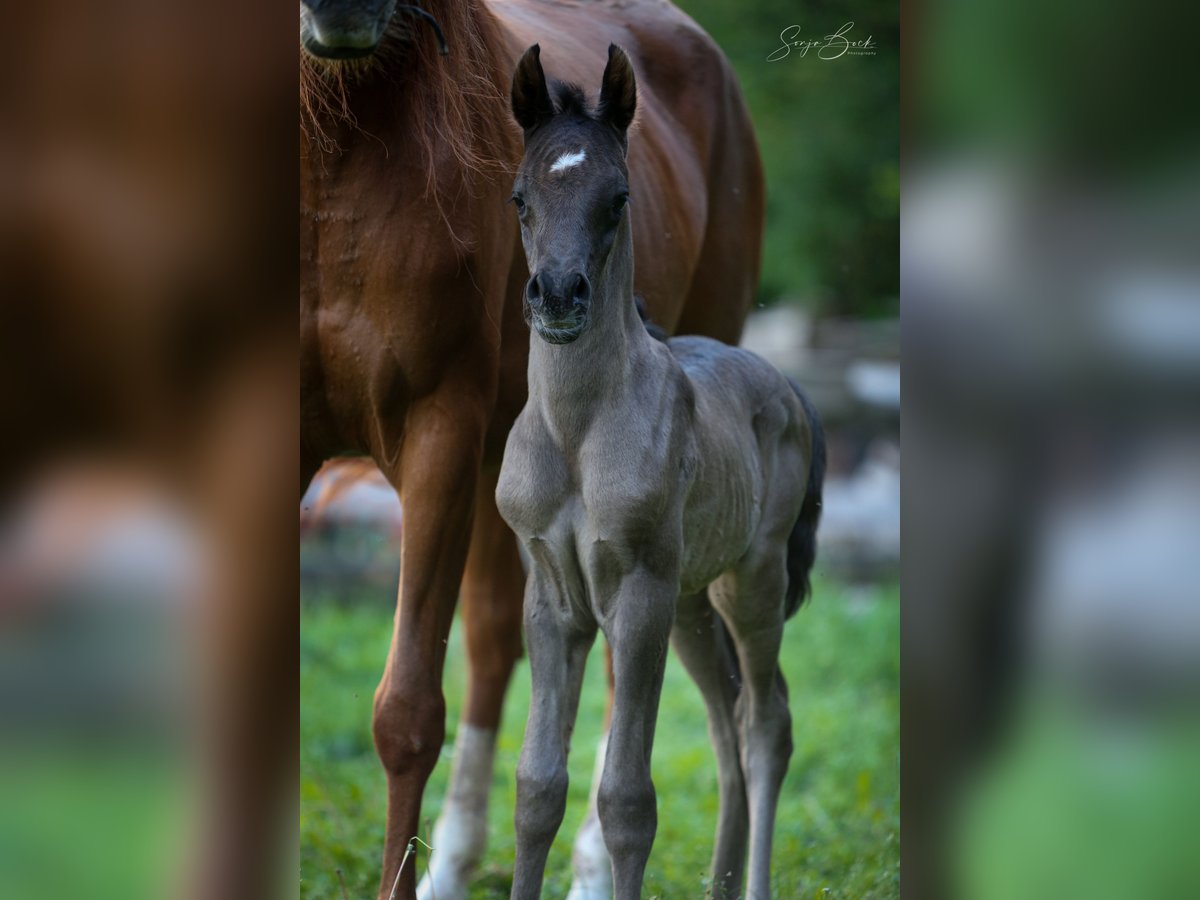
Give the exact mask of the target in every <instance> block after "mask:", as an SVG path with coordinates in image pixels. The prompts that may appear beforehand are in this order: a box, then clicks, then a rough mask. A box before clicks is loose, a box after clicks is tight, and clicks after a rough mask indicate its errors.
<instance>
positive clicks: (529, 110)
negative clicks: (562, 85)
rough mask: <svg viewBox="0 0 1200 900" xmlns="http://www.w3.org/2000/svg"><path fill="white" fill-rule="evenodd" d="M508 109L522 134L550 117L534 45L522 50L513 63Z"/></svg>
mask: <svg viewBox="0 0 1200 900" xmlns="http://www.w3.org/2000/svg"><path fill="white" fill-rule="evenodd" d="M512 110H513V115H514V116H515V117H516V119H517V123H518V124H519V125H520V126H521V127H522V128H524V129H525V133H526V134H528V133H529V132H530V131H532V130H533V129H534V128H536V127H537V126H538V125H540V124H542V123H543V122H545V121H546V120H547V119H549V118H551V117H553V115H554V104H553V103H551V102H550V91H549V89H548V88H547V87H546V73H545V72H543V71H542V48H541V47H540V46H539V45H537V44H534V45H533V46H532V47H530V48H529V49H528V50H526V51H525V53H524V55H523V56H522V57H521V60H520V62H518V63H517V71H516V72H515V73H514V74H513V83H512Z"/></svg>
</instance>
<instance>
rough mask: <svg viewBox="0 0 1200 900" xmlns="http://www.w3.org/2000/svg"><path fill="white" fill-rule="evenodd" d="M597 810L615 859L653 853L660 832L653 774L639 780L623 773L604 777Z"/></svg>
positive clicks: (603, 831)
mask: <svg viewBox="0 0 1200 900" xmlns="http://www.w3.org/2000/svg"><path fill="white" fill-rule="evenodd" d="M596 811H597V813H599V815H600V830H601V832H602V833H603V835H604V843H605V845H606V846H607V847H608V851H609V853H610V854H611V855H612V856H614V857H619V856H621V855H623V854H625V853H629V852H634V853H649V848H650V845H651V843H653V841H654V833H655V831H657V829H658V810H657V808H656V805H655V798H654V783H653V782H652V781H651V780H650V775H649V773H646V774H645V775H644V776H641V777H639V776H638V775H637V774H635V773H632V772H623V773H622V774H621V776H620V777H608V776H606V777H604V778H603V780H602V781H601V782H600V789H599V791H597V793H596Z"/></svg>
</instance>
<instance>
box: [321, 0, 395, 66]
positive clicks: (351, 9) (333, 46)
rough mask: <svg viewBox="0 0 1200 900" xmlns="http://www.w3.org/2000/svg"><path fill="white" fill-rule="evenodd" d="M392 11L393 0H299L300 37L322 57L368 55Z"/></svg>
mask: <svg viewBox="0 0 1200 900" xmlns="http://www.w3.org/2000/svg"><path fill="white" fill-rule="evenodd" d="M395 11H396V0H301V3H300V41H301V43H303V44H304V49H305V50H307V51H308V52H309V53H311V54H313V56H319V57H322V58H323V59H357V58H359V57H363V56H370V55H371V54H372V53H374V52H375V48H376V47H377V46H379V42H380V40H382V38H383V33H384V31H385V30H386V29H387V26H388V23H389V22H390V21H391V19H392V15H393V14H394V13H395Z"/></svg>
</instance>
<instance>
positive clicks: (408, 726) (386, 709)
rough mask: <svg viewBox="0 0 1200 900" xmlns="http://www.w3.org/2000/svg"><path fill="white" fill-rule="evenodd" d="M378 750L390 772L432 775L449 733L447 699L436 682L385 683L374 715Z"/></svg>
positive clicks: (385, 767)
mask: <svg viewBox="0 0 1200 900" xmlns="http://www.w3.org/2000/svg"><path fill="white" fill-rule="evenodd" d="M371 724H372V731H373V733H374V738H375V750H376V752H377V753H378V754H379V760H380V762H382V763H383V767H384V769H385V770H386V771H387V773H388V774H389V775H395V776H399V775H408V774H416V775H419V776H421V777H426V778H427V777H428V776H429V773H430V772H432V771H433V767H434V766H435V765H436V764H437V760H438V756H439V754H440V753H441V750H442V742H443V741H444V740H445V737H446V702H445V700H444V699H443V697H442V692H441V689H440V688H438V687H437V686H436V685H432V686H427V687H425V688H415V689H405V688H403V687H399V686H395V685H386V686H381V687H380V688H379V690H378V691H377V692H376V694H375V709H374V716H373V719H372V723H371Z"/></svg>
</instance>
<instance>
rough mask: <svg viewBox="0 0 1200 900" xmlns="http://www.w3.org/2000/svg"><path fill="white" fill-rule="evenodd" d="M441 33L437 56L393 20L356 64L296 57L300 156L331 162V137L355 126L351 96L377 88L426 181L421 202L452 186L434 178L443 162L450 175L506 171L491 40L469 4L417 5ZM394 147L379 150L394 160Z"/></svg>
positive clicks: (501, 79) (478, 7)
mask: <svg viewBox="0 0 1200 900" xmlns="http://www.w3.org/2000/svg"><path fill="white" fill-rule="evenodd" d="M423 8H424V9H426V10H427V11H428V12H429V13H430V14H432V15H433V16H435V17H436V18H437V20H438V22H439V23H440V24H441V27H442V30H443V31H444V33H445V35H446V40H447V42H448V44H449V47H450V53H449V55H447V56H442V55H441V54H440V53H439V52H438V46H437V41H436V40H435V39H434V35H433V33H432V32H431V31H430V30H429V29H428V27H427V26H426V25H425V24H424V23H423V22H421V21H419V20H417V19H414V18H412V17H409V16H404V15H400V14H397V15H395V16H394V17H393V18H392V21H391V23H390V24H389V25H388V28H387V31H386V32H385V33H384V36H383V39H382V40H381V41H380V43H379V46H378V48H377V49H376V51H375V52H374V53H373V54H372V55H371V56H369V57H367V58H366V59H362V60H346V61H332V60H331V61H326V60H319V59H315V58H313V57H312V56H310V55H309V54H308V53H305V52H304V51H303V50H301V52H300V129H301V134H302V137H303V138H304V141H303V144H302V151H301V152H302V155H304V156H318V155H320V154H334V155H336V154H338V153H340V152H341V151H342V150H344V149H345V148H344V147H343V146H341V145H340V144H339V143H338V139H337V135H338V133H339V132H342V133H344V132H345V129H346V128H347V127H348V128H350V129H352V130H357V131H358V132H359V133H360V134H363V135H365V136H367V137H372V136H371V135H370V134H369V133H368V132H366V131H365V130H364V129H363V128H361V127H360V126H359V123H358V119H357V116H356V113H355V92H356V90H358V89H359V88H360V87H365V86H367V85H369V84H373V83H375V82H386V83H387V85H388V86H389V88H390V90H391V92H392V94H393V95H394V102H395V109H396V111H397V112H396V114H397V115H398V116H403V117H404V118H405V120H406V122H407V123H409V127H408V128H407V129H406V130H407V132H408V133H410V134H411V135H412V136H413V142H414V143H415V144H416V148H415V149H417V150H418V151H419V152H420V154H421V158H422V162H423V168H424V170H425V171H426V172H427V178H426V184H425V191H426V195H427V196H433V197H434V198H435V199H438V200H439V204H440V198H439V197H437V195H438V193H440V192H441V191H442V190H443V189H444V188H445V187H446V186H448V185H449V184H451V183H454V182H455V181H457V179H453V180H451V179H444V181H445V184H444V185H442V184H439V172H442V173H443V174H445V169H446V165H445V161H446V158H447V154H448V155H449V158H451V159H453V160H454V164H455V165H454V167H455V168H456V169H458V170H459V171H460V172H462V171H466V172H473V173H476V174H479V175H484V176H493V177H494V176H496V175H498V174H500V173H502V172H508V171H512V170H513V165H512V163H511V161H510V160H509V159H507V154H506V153H505V152H504V145H505V142H504V139H503V136H504V133H505V132H506V131H511V130H512V129H513V128H514V126H512V125H510V123H509V117H508V115H507V111H508V100H507V94H506V92H505V91H504V90H502V89H501V88H500V87H499V85H507V74H506V73H504V72H503V71H502V68H503V67H502V66H501V64H500V61H499V59H498V53H497V48H498V47H499V44H500V36H499V33H498V29H497V26H496V23H495V21H494V20H493V19H492V17H491V14H490V13H489V12H488V11H487V10H486V9H484V8H483V6H482V4H481V3H480V2H479V0H457V2H455V0H450V2H447V0H427V3H426V4H424V6H423ZM398 149H399V148H395V147H392V148H389V150H390V151H392V152H395V151H396V150H398Z"/></svg>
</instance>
